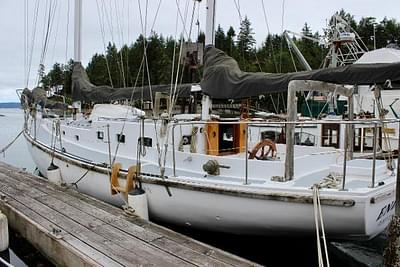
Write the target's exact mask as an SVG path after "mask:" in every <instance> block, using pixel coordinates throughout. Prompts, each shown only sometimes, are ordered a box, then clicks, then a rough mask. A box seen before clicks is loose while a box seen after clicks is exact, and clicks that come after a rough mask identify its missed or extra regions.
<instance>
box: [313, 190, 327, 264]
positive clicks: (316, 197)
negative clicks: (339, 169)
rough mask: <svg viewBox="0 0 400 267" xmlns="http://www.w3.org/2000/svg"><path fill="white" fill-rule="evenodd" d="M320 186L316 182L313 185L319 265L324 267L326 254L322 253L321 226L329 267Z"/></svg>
mask: <svg viewBox="0 0 400 267" xmlns="http://www.w3.org/2000/svg"><path fill="white" fill-rule="evenodd" d="M319 188H320V185H318V184H315V185H313V187H312V189H313V204H314V220H315V230H316V234H317V250H318V266H319V267H324V266H325V265H324V255H323V254H322V248H321V237H320V228H321V234H322V241H323V245H324V253H325V260H326V266H327V267H329V257H328V247H327V245H326V236H325V229H324V221H323V218H322V209H321V199H320V196H319Z"/></svg>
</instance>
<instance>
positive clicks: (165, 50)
mask: <svg viewBox="0 0 400 267" xmlns="http://www.w3.org/2000/svg"><path fill="white" fill-rule="evenodd" d="M338 14H339V15H341V16H342V17H343V18H345V19H346V20H347V21H348V22H349V24H350V25H351V27H352V28H353V29H354V30H355V31H356V32H357V33H358V34H359V35H360V37H361V38H362V40H363V42H364V43H365V45H366V46H367V47H368V49H370V50H372V49H374V46H375V47H376V48H382V47H385V46H386V45H387V44H388V43H389V42H397V40H398V38H400V23H399V22H397V21H396V20H395V19H388V18H384V19H383V20H382V21H377V20H376V18H373V17H363V18H362V19H361V20H360V21H356V20H355V19H354V16H352V15H351V14H349V13H346V12H345V11H344V10H341V11H339V12H338ZM302 34H303V35H306V36H310V37H314V38H317V39H318V38H319V37H320V33H319V32H314V31H313V30H312V29H311V27H310V26H309V25H308V24H307V23H305V24H304V27H303V29H302ZM374 36H375V40H374V38H373V37H374ZM204 39H205V36H204V33H202V32H201V33H200V34H199V36H198V38H197V40H196V41H197V42H199V43H204ZM293 40H294V42H295V44H296V45H297V47H298V48H299V49H300V51H301V52H302V54H303V55H304V57H305V58H306V59H307V61H308V63H309V64H310V66H311V67H312V68H313V69H317V68H320V67H321V63H322V62H323V60H324V58H325V56H326V54H327V52H328V50H327V48H326V47H324V46H321V45H320V44H319V43H317V42H313V41H311V40H308V39H305V38H294V39H293ZM185 41H186V40H183V39H181V40H175V39H174V38H172V37H166V38H165V37H164V36H163V35H161V34H157V33H155V32H152V33H151V35H150V36H149V37H147V38H145V37H144V36H143V35H140V36H139V37H138V38H137V39H136V41H135V42H133V43H132V44H131V45H129V46H128V45H125V46H123V47H122V48H120V49H118V48H117V47H116V45H115V44H113V43H109V44H108V46H107V49H106V51H105V53H96V54H95V55H93V56H92V58H91V60H90V62H89V64H88V66H87V67H86V71H87V74H88V76H89V79H90V81H91V82H92V83H93V84H95V85H110V86H113V87H116V88H118V87H125V86H135V85H136V86H142V85H147V84H148V82H149V80H150V82H151V84H168V83H171V81H175V78H176V75H177V74H176V71H175V72H174V74H173V75H174V77H173V79H172V80H171V76H172V72H173V71H172V66H173V65H174V66H175V68H174V69H175V70H176V67H177V66H178V64H181V66H180V73H179V77H180V79H179V82H183V83H186V82H199V81H200V79H201V77H202V76H201V67H200V68H199V69H198V71H197V72H196V75H190V74H189V70H188V69H187V68H186V67H185V66H183V65H182V61H180V62H179V48H180V45H181V42H185ZM189 41H190V40H189ZM215 46H216V47H217V48H219V49H221V50H223V51H224V52H226V53H227V54H228V55H230V56H232V57H233V58H234V59H235V60H236V61H237V62H238V64H239V66H240V68H241V69H242V70H243V71H248V72H258V71H262V72H268V73H278V72H280V73H286V72H294V71H298V70H304V68H303V67H302V66H301V64H300V62H299V61H298V60H297V58H296V57H295V56H294V55H293V54H292V53H291V51H290V49H289V47H288V45H287V43H286V42H285V40H284V39H283V37H282V35H280V34H268V35H267V36H266V37H265V40H264V42H262V44H261V46H259V47H257V46H256V40H255V38H254V31H253V28H252V27H251V21H250V20H249V19H248V18H247V17H245V18H244V19H243V21H242V22H241V24H240V28H239V30H238V32H236V31H235V29H234V28H233V27H232V26H231V27H229V28H228V29H227V30H226V31H225V30H224V29H223V28H222V27H221V26H220V25H219V26H218V27H217V29H216V31H215ZM145 47H146V56H147V60H143V59H144V51H145V49H144V48H145ZM174 53H175V55H174ZM173 60H175V62H173ZM147 66H148V67H147ZM72 68H73V61H72V60H71V61H69V62H68V63H66V64H61V63H55V64H54V65H53V66H52V69H51V70H50V71H49V72H47V74H43V76H42V79H41V83H42V86H44V87H45V88H50V87H55V86H62V87H63V92H62V93H63V94H64V95H70V94H71V74H72ZM41 71H43V70H41Z"/></svg>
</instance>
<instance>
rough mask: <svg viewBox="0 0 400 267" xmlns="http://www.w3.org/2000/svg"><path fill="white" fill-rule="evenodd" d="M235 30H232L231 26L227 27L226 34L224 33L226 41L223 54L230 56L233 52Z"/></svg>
mask: <svg viewBox="0 0 400 267" xmlns="http://www.w3.org/2000/svg"><path fill="white" fill-rule="evenodd" d="M235 36H236V33H235V30H234V29H233V27H232V26H230V27H229V29H228V31H227V33H226V40H225V49H226V50H225V52H226V53H227V54H228V55H230V56H232V55H233V53H234V51H235V41H234V40H235Z"/></svg>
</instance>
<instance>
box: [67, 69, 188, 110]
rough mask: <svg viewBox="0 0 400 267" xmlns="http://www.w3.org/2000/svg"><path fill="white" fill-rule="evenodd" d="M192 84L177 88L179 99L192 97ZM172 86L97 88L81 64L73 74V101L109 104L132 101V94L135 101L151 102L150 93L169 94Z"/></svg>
mask: <svg viewBox="0 0 400 267" xmlns="http://www.w3.org/2000/svg"><path fill="white" fill-rule="evenodd" d="M191 87H192V85H191V84H182V85H178V87H177V94H178V96H179V97H184V98H188V97H189V96H190V90H191ZM170 90H171V85H170V84H166V85H153V86H151V90H150V87H149V86H144V87H136V88H133V87H126V88H113V87H110V86H95V85H93V84H92V83H91V82H90V81H89V78H88V76H87V74H86V71H85V69H84V68H83V66H82V65H81V64H80V63H76V64H75V65H74V70H73V73H72V99H73V100H74V101H79V100H80V101H85V102H95V103H109V102H112V101H115V100H125V99H128V100H130V99H131V96H132V92H133V96H132V99H133V100H142V99H143V100H144V101H149V100H150V99H151V97H150V92H152V93H153V95H152V97H153V98H154V94H155V93H156V92H162V93H166V94H169V93H170Z"/></svg>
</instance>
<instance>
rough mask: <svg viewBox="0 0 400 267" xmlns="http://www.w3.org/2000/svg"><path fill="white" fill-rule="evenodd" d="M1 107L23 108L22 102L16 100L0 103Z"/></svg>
mask: <svg viewBox="0 0 400 267" xmlns="http://www.w3.org/2000/svg"><path fill="white" fill-rule="evenodd" d="M0 108H21V104H20V103H15V102H8V103H0Z"/></svg>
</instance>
